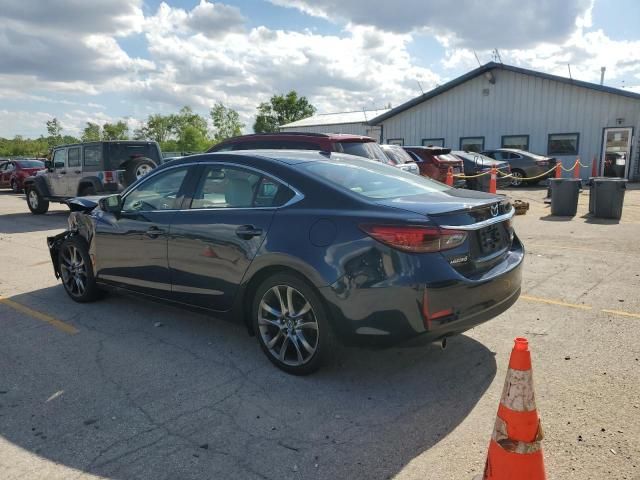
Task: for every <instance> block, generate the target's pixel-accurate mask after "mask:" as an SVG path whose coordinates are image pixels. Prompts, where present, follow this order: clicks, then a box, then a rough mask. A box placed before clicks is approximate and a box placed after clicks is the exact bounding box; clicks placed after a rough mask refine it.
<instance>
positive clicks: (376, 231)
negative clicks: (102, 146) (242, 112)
mask: <svg viewBox="0 0 640 480" xmlns="http://www.w3.org/2000/svg"><path fill="white" fill-rule="evenodd" d="M69 203H70V206H71V209H72V213H71V215H70V217H69V229H68V230H67V231H65V232H63V233H61V234H59V235H56V236H54V237H49V238H48V245H49V249H50V252H51V258H52V261H53V266H54V270H55V274H56V277H57V278H61V279H62V283H63V285H64V288H65V290H66V292H67V293H68V295H69V296H70V297H71V298H72V299H73V300H75V301H78V302H88V301H92V300H96V299H97V298H99V296H100V293H101V291H102V290H104V289H105V288H112V287H116V288H120V289H126V290H128V291H133V292H137V293H140V294H144V295H148V296H152V297H157V298H159V299H162V300H165V301H170V302H175V303H177V304H182V305H185V306H190V307H199V308H200V309H205V310H207V311H210V312H213V315H215V316H218V317H220V316H228V317H230V318H233V319H236V320H239V321H242V322H244V323H245V324H246V326H247V328H248V330H249V332H250V333H251V334H254V335H255V336H256V338H257V340H258V343H259V345H260V347H261V348H262V350H263V351H264V353H265V354H266V356H267V357H268V358H269V360H271V362H273V363H274V364H275V365H276V366H278V367H279V368H281V369H283V370H285V371H287V372H289V373H294V374H306V373H310V372H312V371H314V370H316V369H317V368H318V367H319V366H320V365H321V364H322V362H323V361H324V360H326V359H327V358H328V357H331V355H332V354H333V353H334V345H335V344H334V342H336V341H349V343H352V342H351V341H353V340H357V339H362V340H366V339H369V340H375V341H377V342H379V341H381V340H382V341H384V342H385V343H386V342H389V343H394V342H400V341H404V340H407V339H410V338H412V337H417V336H423V337H424V338H425V339H426V340H433V341H436V340H439V339H444V338H446V337H448V336H450V335H453V334H457V333H460V332H463V331H465V330H467V329H469V328H471V327H473V326H475V325H477V324H479V323H481V322H484V321H486V320H489V319H490V318H492V317H495V316H496V315H498V314H500V313H502V312H504V311H505V310H506V309H508V308H509V307H510V306H511V305H512V304H513V303H514V302H515V301H516V300H517V298H518V296H519V294H520V283H521V267H522V260H523V255H524V250H523V247H522V244H521V243H520V241H519V240H518V237H517V236H516V235H515V234H514V231H513V225H512V223H511V219H512V216H513V214H514V209H513V207H512V206H511V204H510V203H509V202H508V201H507V200H506V199H505V198H504V197H501V196H495V195H490V194H486V193H482V192H474V191H468V190H458V189H453V188H450V187H447V186H446V185H443V184H441V183H439V182H436V181H433V180H430V179H428V178H425V177H420V176H417V175H413V174H410V173H406V172H402V171H400V170H398V169H397V168H394V167H392V166H388V165H383V164H381V163H377V162H372V161H370V160H367V159H363V158H359V157H354V156H351V155H346V154H341V153H329V152H313V151H296V150H288V151H268V150H260V151H240V152H224V153H212V154H203V155H195V156H190V157H185V158H182V159H176V160H174V161H172V162H170V163H167V164H165V165H162V166H160V167H159V168H157V169H155V170H153V171H152V172H151V173H149V174H148V175H147V176H145V177H143V178H141V179H140V180H138V181H137V182H136V183H134V184H132V185H131V186H130V187H129V188H128V189H127V190H125V191H124V192H122V193H121V194H119V195H111V196H107V197H101V198H96V197H94V198H91V197H84V198H79V199H75V200H73V201H70V202H69Z"/></svg>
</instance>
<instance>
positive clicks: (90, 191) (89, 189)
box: [80, 185, 96, 197]
mask: <svg viewBox="0 0 640 480" xmlns="http://www.w3.org/2000/svg"><path fill="white" fill-rule="evenodd" d="M95 194H96V189H95V188H94V187H93V185H88V186H86V187H83V188H82V190H80V196H81V197H88V196H90V195H95Z"/></svg>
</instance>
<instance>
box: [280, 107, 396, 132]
mask: <svg viewBox="0 0 640 480" xmlns="http://www.w3.org/2000/svg"><path fill="white" fill-rule="evenodd" d="M389 110H390V109H389V108H385V109H383V110H357V111H355V112H338V113H320V114H318V115H313V116H312V117H307V118H303V119H302V120H297V121H295V122H291V123H287V124H286V125H282V126H281V127H280V128H299V127H315V126H322V125H338V124H345V123H368V122H369V121H370V120H372V119H373V118H375V117H378V116H380V115H382V114H384V113H386V112H388V111H389Z"/></svg>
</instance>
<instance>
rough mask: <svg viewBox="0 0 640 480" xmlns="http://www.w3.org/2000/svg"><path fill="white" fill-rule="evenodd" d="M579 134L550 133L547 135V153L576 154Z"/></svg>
mask: <svg viewBox="0 0 640 480" xmlns="http://www.w3.org/2000/svg"><path fill="white" fill-rule="evenodd" d="M579 138H580V134H578V133H552V134H550V135H549V143H548V146H547V153H548V154H549V155H577V154H578V145H579Z"/></svg>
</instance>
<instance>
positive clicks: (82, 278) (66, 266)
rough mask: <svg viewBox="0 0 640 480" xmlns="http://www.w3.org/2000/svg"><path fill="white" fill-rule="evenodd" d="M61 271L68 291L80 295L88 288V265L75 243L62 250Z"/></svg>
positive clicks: (75, 295) (76, 295)
mask: <svg viewBox="0 0 640 480" xmlns="http://www.w3.org/2000/svg"><path fill="white" fill-rule="evenodd" d="M60 255H61V262H60V273H61V274H62V281H63V282H64V285H65V287H66V288H67V291H68V292H69V293H71V295H73V296H74V297H80V296H82V295H83V294H84V292H85V291H86V290H87V266H86V265H85V263H84V260H83V259H82V255H81V254H80V250H78V247H76V246H75V245H67V246H66V247H65V248H64V249H63V250H62V252H61V254H60Z"/></svg>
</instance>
